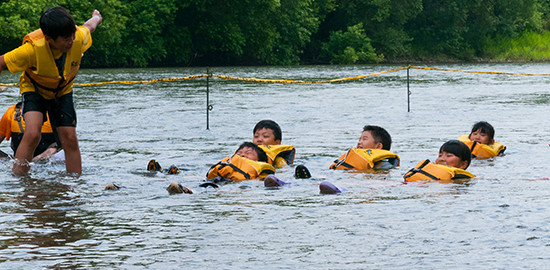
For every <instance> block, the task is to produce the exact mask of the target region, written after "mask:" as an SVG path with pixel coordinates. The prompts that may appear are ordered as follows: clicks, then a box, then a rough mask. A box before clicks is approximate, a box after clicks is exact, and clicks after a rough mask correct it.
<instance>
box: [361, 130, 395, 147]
mask: <svg viewBox="0 0 550 270" xmlns="http://www.w3.org/2000/svg"><path fill="white" fill-rule="evenodd" d="M365 131H370V133H371V135H372V137H373V138H374V142H376V143H381V144H382V149H384V150H388V151H389V150H390V148H391V136H390V134H389V133H388V131H386V130H385V129H384V128H381V127H379V126H371V125H366V126H364V127H363V132H365Z"/></svg>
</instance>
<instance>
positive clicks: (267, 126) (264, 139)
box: [252, 120, 283, 145]
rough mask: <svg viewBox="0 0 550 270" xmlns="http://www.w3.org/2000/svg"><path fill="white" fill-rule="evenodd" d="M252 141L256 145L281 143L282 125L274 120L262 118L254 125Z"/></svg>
mask: <svg viewBox="0 0 550 270" xmlns="http://www.w3.org/2000/svg"><path fill="white" fill-rule="evenodd" d="M253 134H254V138H253V140H252V142H253V143H254V144H256V145H277V144H281V140H282V136H283V135H282V132H281V127H279V125H278V124H277V123H276V122H275V121H273V120H262V121H260V122H258V123H257V124H256V126H255V127H254V131H253Z"/></svg>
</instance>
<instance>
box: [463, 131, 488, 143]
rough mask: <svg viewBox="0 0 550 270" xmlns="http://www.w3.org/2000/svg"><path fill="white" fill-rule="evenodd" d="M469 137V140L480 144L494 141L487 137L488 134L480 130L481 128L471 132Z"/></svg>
mask: <svg viewBox="0 0 550 270" xmlns="http://www.w3.org/2000/svg"><path fill="white" fill-rule="evenodd" d="M469 138H470V141H474V142H477V143H482V144H492V143H493V142H494V140H493V139H491V138H489V135H487V133H484V132H481V129H478V130H476V131H474V132H472V133H471V134H470V136H469Z"/></svg>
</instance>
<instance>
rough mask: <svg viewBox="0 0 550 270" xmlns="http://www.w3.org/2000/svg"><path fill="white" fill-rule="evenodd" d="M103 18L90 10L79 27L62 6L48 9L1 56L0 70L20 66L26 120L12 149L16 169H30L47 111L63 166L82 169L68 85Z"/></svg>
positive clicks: (76, 170)
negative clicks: (20, 40) (35, 26)
mask: <svg viewBox="0 0 550 270" xmlns="http://www.w3.org/2000/svg"><path fill="white" fill-rule="evenodd" d="M101 21H102V17H101V14H100V13H99V11H97V10H94V11H93V13H92V17H91V18H90V19H89V20H88V21H86V23H84V25H83V26H78V27H77V26H76V25H75V22H74V19H73V17H72V16H71V15H70V14H69V12H68V11H67V10H66V9H65V8H63V7H54V8H51V9H48V10H46V12H44V14H42V16H41V17H40V29H38V30H35V31H33V32H31V33H29V34H27V35H26V36H25V38H24V39H23V45H21V46H20V47H18V48H16V49H14V50H12V51H10V52H8V53H6V54H4V55H2V56H0V72H1V71H2V69H4V68H6V67H7V68H8V70H9V71H10V72H11V73H15V72H21V71H22V72H23V73H22V74H21V77H20V79H19V87H20V93H21V94H22V95H23V117H24V118H25V122H26V124H27V125H26V130H25V134H24V135H23V139H22V140H21V144H20V145H19V147H18V148H17V153H16V155H15V163H14V165H13V168H12V171H13V173H14V174H15V175H25V174H27V173H28V171H29V169H30V165H29V160H32V157H33V153H34V149H35V148H36V146H37V145H38V143H39V141H40V137H41V132H40V130H41V127H42V123H43V122H44V121H45V120H46V112H48V113H49V115H50V118H51V119H50V120H51V124H52V126H54V127H55V128H56V130H57V133H58V135H59V139H60V140H61V144H62V145H63V148H64V149H65V156H66V159H65V161H66V162H65V166H66V169H67V172H68V173H75V174H81V173H82V160H81V156H80V149H79V146H78V139H77V136H76V112H75V109H74V104H73V94H72V90H73V82H74V78H75V76H76V73H77V72H78V69H79V67H80V61H81V58H82V54H83V53H84V52H85V51H86V50H87V49H88V48H89V47H90V46H91V45H92V37H91V33H92V32H93V31H94V30H95V29H96V27H97V26H98V25H99V24H101Z"/></svg>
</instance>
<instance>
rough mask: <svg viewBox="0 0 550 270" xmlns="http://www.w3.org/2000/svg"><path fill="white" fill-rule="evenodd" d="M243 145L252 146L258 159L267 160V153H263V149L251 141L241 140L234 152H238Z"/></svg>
mask: <svg viewBox="0 0 550 270" xmlns="http://www.w3.org/2000/svg"><path fill="white" fill-rule="evenodd" d="M245 147H249V148H252V149H254V151H256V154H258V161H261V162H267V154H266V153H265V151H264V150H263V149H262V148H260V147H259V146H257V145H255V144H254V143H251V142H243V143H242V144H241V145H240V146H239V148H238V149H237V151H235V153H236V152H238V151H239V150H241V149H243V148H245Z"/></svg>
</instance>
